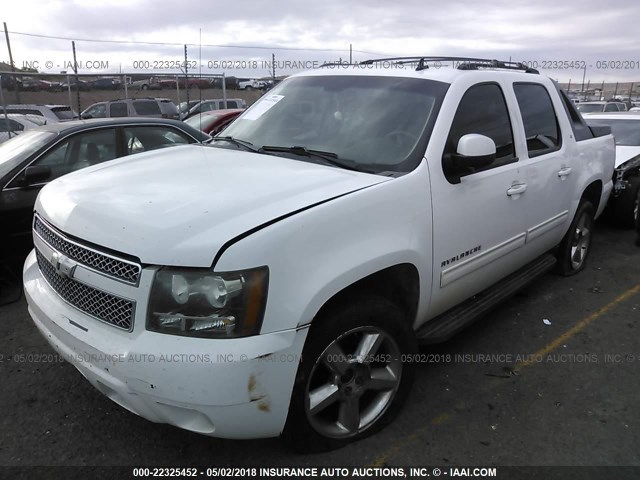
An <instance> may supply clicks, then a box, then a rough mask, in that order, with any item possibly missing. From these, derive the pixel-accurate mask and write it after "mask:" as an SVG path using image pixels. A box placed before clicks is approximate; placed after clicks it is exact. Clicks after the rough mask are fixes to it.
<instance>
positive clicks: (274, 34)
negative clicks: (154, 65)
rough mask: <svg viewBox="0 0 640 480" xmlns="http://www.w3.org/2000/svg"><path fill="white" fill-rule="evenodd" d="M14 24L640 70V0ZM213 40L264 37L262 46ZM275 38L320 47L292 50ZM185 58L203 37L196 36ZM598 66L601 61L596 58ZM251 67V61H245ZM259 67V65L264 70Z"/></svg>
mask: <svg viewBox="0 0 640 480" xmlns="http://www.w3.org/2000/svg"><path fill="white" fill-rule="evenodd" d="M9 13H10V15H9V18H8V23H9V28H10V30H12V31H22V32H31V33H42V34H50V35H57V36H64V37H71V38H77V39H110V40H120V41H148V42H169V43H176V44H177V45H175V46H161V45H133V44H111V43H93V42H83V41H78V42H77V47H78V51H79V53H80V52H81V53H82V55H85V56H87V55H88V56H101V58H104V59H106V60H110V63H111V64H113V65H122V66H123V67H122V68H123V69H124V68H130V67H131V62H132V61H133V60H134V59H147V60H159V59H166V58H180V57H182V56H183V54H184V52H183V48H182V46H181V45H182V44H184V43H189V44H199V43H200V42H202V44H203V45H204V46H203V47H202V58H203V60H204V65H205V66H206V65H207V63H208V62H209V61H210V60H222V59H226V60H234V59H237V60H247V59H254V60H264V61H266V60H270V58H271V54H272V53H275V54H276V56H277V57H278V58H279V59H290V60H292V59H305V60H316V59H322V60H337V59H339V58H342V59H347V58H348V55H349V46H350V45H352V46H353V50H354V58H355V59H357V60H362V59H364V58H370V57H372V56H376V54H388V55H459V56H465V55H466V56H481V57H490V58H501V59H509V58H512V59H514V60H516V59H517V60H529V61H539V62H541V61H546V60H580V61H584V62H585V63H586V64H587V65H588V66H589V65H591V67H588V73H589V75H590V76H592V77H593V78H594V80H595V79H598V81H600V80H599V79H603V80H610V79H615V78H620V79H630V78H637V79H638V80H640V65H638V64H637V62H638V61H639V60H640V58H637V57H638V55H637V51H638V47H639V45H638V37H637V33H636V30H637V20H636V19H637V18H638V14H639V13H640V6H638V4H637V3H636V2H635V0H624V1H622V0H614V1H612V2H608V3H607V5H606V7H603V4H602V3H601V2H600V1H599V0H598V1H596V0H581V1H571V0H570V1H565V2H557V1H555V0H540V1H538V2H535V3H530V2H525V1H519V0H493V1H491V2H490V3H487V2H476V1H475V0H474V1H471V0H461V1H460V0H458V1H456V2H453V3H447V4H445V3H444V2H434V1H430V2H424V1H421V0H404V1H402V2H400V3H390V2H388V0H384V1H382V0H363V1H360V2H358V3H345V2H343V1H341V0H324V1H322V2H308V3H304V4H303V3H301V2H299V1H295V0H280V1H277V2H271V3H268V4H267V3H265V2H263V1H259V0H243V1H242V2H231V1H228V2H215V3H213V2H205V1H202V0H183V1H181V2H173V1H171V2H169V1H166V2H165V1H160V0H138V1H129V0H126V1H124V0H109V1H107V0H91V1H82V2H80V1H76V2H74V3H72V4H69V3H62V2H59V1H51V2H44V3H40V2H37V3H36V2H34V1H32V0H23V1H21V2H19V3H18V4H15V6H13V7H12V10H11V12H9ZM12 44H13V46H14V51H15V52H16V56H17V57H21V56H25V55H26V56H29V55H32V56H33V55H39V56H42V55H47V56H64V57H65V58H67V57H68V55H69V52H70V42H69V41H66V40H43V39H37V38H30V37H24V36H19V35H12ZM207 45H234V46H238V45H240V46H242V45H248V46H258V47H260V46H262V47H264V48H263V49H260V48H253V49H251V48H235V47H229V48H224V47H211V46H207ZM278 47H289V48H310V49H324V51H314V50H308V51H301V50H285V49H282V48H278ZM189 56H190V59H198V58H199V56H200V48H199V47H195V46H190V47H189ZM602 60H635V61H636V65H635V68H631V69H602V68H596V62H602ZM598 65H600V64H598ZM570 70H571V71H569V70H552V71H545V73H547V74H549V75H551V76H553V77H555V78H563V79H567V78H571V77H574V78H575V77H576V75H578V74H579V75H580V76H581V74H582V70H580V69H570ZM244 73H250V72H243V74H244ZM257 74H258V75H264V72H262V71H261V72H257Z"/></svg>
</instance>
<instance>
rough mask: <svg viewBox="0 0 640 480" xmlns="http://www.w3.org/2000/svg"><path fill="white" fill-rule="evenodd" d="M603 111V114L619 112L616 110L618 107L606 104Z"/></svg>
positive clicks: (613, 104)
mask: <svg viewBox="0 0 640 480" xmlns="http://www.w3.org/2000/svg"><path fill="white" fill-rule="evenodd" d="M604 111H605V112H619V111H620V110H618V106H617V105H616V104H615V103H607V104H606V105H605V106H604Z"/></svg>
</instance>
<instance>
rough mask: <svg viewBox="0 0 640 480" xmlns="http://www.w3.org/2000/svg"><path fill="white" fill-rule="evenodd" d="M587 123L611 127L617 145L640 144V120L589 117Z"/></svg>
mask: <svg viewBox="0 0 640 480" xmlns="http://www.w3.org/2000/svg"><path fill="white" fill-rule="evenodd" d="M587 124H589V125H591V126H594V127H606V126H609V127H611V133H613V136H614V137H615V140H616V145H627V146H640V120H633V119H627V120H623V119H620V120H603V119H595V118H588V119H587Z"/></svg>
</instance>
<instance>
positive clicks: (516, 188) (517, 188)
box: [507, 183, 527, 197]
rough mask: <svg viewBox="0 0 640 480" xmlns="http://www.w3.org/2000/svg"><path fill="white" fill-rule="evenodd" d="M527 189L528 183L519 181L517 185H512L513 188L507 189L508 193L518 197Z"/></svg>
mask: <svg viewBox="0 0 640 480" xmlns="http://www.w3.org/2000/svg"><path fill="white" fill-rule="evenodd" d="M526 189H527V184H526V183H518V184H516V185H512V186H511V188H510V189H509V190H507V195H509V196H510V197H517V196H518V195H520V194H521V193H524V191H525V190H526Z"/></svg>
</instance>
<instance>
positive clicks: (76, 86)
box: [60, 78, 91, 92]
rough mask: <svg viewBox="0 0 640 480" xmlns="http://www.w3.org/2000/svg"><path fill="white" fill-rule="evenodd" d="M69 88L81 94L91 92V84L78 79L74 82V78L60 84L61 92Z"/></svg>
mask: <svg viewBox="0 0 640 480" xmlns="http://www.w3.org/2000/svg"><path fill="white" fill-rule="evenodd" d="M69 86H71V90H80V91H81V92H87V91H89V90H91V84H90V83H89V82H86V81H84V80H80V79H78V81H77V82H76V79H75V78H72V79H70V80H69V81H68V82H67V81H64V82H62V83H61V84H60V87H61V89H62V90H63V91H64V90H67V89H68V88H69Z"/></svg>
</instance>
